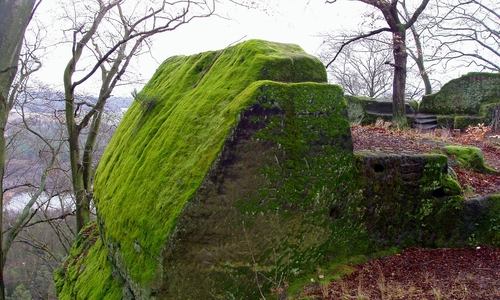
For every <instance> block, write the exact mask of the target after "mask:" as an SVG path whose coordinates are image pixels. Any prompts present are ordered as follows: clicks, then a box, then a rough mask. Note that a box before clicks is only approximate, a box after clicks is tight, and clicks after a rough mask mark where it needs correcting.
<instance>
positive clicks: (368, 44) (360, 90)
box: [320, 36, 392, 98]
mask: <svg viewBox="0 0 500 300" xmlns="http://www.w3.org/2000/svg"><path fill="white" fill-rule="evenodd" d="M335 41H336V38H335V37H334V36H326V37H325V43H324V45H325V46H326V47H325V48H324V50H323V53H322V54H321V55H320V58H321V59H322V60H323V61H328V57H329V54H330V53H332V51H335V47H336V42H335ZM391 55H392V53H391V50H390V48H389V47H388V45H387V44H386V43H383V42H381V41H378V40H374V39H369V38H367V39H363V40H358V41H355V42H353V43H351V44H349V45H347V46H346V47H345V48H344V49H343V51H342V52H341V53H340V54H339V56H338V58H337V59H336V61H335V62H334V63H332V64H330V66H329V68H328V70H327V71H328V73H329V74H330V76H331V78H332V79H333V81H334V82H335V83H337V84H340V85H341V86H342V87H343V88H344V91H345V92H346V93H347V94H350V95H359V96H368V97H372V98H380V97H384V98H389V97H391V80H392V78H391V70H390V67H388V66H387V64H386V62H387V61H388V60H390V59H391Z"/></svg>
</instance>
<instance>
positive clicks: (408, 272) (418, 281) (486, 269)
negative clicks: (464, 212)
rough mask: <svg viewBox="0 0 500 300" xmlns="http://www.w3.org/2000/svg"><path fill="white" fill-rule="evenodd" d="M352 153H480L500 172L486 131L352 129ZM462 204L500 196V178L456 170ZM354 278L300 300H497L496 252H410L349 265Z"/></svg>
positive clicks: (494, 142)
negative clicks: (466, 149) (467, 149)
mask: <svg viewBox="0 0 500 300" xmlns="http://www.w3.org/2000/svg"><path fill="white" fill-rule="evenodd" d="M351 131H352V136H353V141H354V151H363V150H369V151H377V152H382V153H393V154H394V153H396V154H421V153H442V150H441V149H442V147H443V146H445V145H469V146H475V147H478V148H480V149H481V150H482V151H483V155H484V158H485V161H486V163H487V164H488V165H489V166H490V167H492V168H494V169H496V170H500V136H499V137H498V138H496V136H498V134H499V133H492V132H491V131H489V130H488V128H487V127H484V126H479V127H474V128H469V129H468V130H467V131H466V132H461V133H460V134H457V135H459V136H453V134H452V132H450V131H441V132H434V131H431V132H425V133H424V132H419V131H398V130H390V129H388V128H384V127H383V126H382V127H381V126H378V127H377V126H354V127H352V128H351ZM451 167H452V168H453V169H454V171H455V172H456V173H457V176H458V181H459V182H460V184H461V186H462V187H464V186H466V185H467V186H469V187H470V188H469V189H467V193H465V194H464V196H465V198H466V199H470V198H473V197H480V196H484V195H488V194H499V193H500V175H484V174H479V173H474V172H471V171H467V170H463V169H459V168H458V166H454V165H451ZM350 267H351V268H352V273H350V274H349V275H346V276H343V277H341V279H340V280H338V281H334V282H330V283H329V284H328V285H325V286H319V285H317V286H316V288H313V289H312V291H311V290H310V289H311V288H312V286H310V287H305V291H306V290H309V292H305V294H304V298H303V299H500V249H499V248H495V247H490V246H471V247H470V248H463V249H423V248H409V249H405V250H404V251H403V252H401V253H399V254H396V255H393V256H387V257H382V258H378V259H375V260H372V261H369V262H366V263H363V264H358V265H352V266H350Z"/></svg>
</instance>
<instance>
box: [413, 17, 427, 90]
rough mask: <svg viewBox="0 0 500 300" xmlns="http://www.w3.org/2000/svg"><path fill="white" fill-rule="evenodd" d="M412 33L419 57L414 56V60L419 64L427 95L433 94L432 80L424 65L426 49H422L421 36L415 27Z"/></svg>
mask: <svg viewBox="0 0 500 300" xmlns="http://www.w3.org/2000/svg"><path fill="white" fill-rule="evenodd" d="M410 29H411V33H412V34H413V39H414V40H415V47H416V48H417V55H415V54H412V55H411V56H412V58H413V59H414V60H415V63H416V64H417V67H418V71H419V73H420V77H422V81H423V82H424V87H425V95H429V94H432V85H431V80H430V78H429V73H427V70H426V69H425V65H424V49H423V48H422V43H421V42H420V36H419V35H418V33H417V30H416V29H415V27H414V26H411V27H410Z"/></svg>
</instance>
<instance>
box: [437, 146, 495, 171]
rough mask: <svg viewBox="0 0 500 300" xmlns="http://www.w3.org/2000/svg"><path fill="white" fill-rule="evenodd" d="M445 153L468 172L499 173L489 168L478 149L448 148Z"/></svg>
mask: <svg viewBox="0 0 500 300" xmlns="http://www.w3.org/2000/svg"><path fill="white" fill-rule="evenodd" d="M444 151H445V153H446V154H447V155H450V156H452V158H453V159H454V160H455V161H456V162H457V164H458V165H459V166H460V167H462V168H464V169H467V170H471V171H474V172H478V173H485V174H497V173H498V172H497V171H495V170H494V169H492V168H490V167H489V166H487V165H486V164H485V162H484V157H483V152H482V151H481V149H479V148H476V147H464V146H446V147H444Z"/></svg>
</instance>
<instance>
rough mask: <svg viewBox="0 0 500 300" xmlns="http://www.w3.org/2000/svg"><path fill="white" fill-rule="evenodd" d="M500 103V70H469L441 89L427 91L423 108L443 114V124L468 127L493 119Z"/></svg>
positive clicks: (460, 127)
mask: <svg viewBox="0 0 500 300" xmlns="http://www.w3.org/2000/svg"><path fill="white" fill-rule="evenodd" d="M499 105H500V74H498V73H468V74H466V75H463V76H462V77H460V78H456V79H453V80H451V81H449V82H448V83H446V84H445V85H443V87H442V88H441V90H440V91H439V92H437V93H435V94H432V95H425V96H424V97H423V99H422V102H421V103H420V106H419V112H420V113H428V114H437V115H441V116H438V123H439V124H440V125H442V126H447V127H453V128H456V129H464V128H467V127H468V126H475V125H477V124H478V123H485V124H489V123H491V121H492V120H493V117H494V113H495V108H497V107H498V106H499ZM439 119H441V121H440V122H439ZM450 125H451V126H450Z"/></svg>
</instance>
